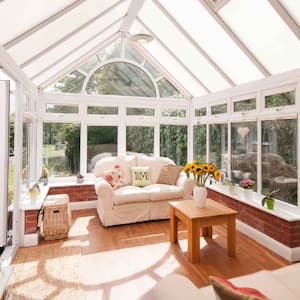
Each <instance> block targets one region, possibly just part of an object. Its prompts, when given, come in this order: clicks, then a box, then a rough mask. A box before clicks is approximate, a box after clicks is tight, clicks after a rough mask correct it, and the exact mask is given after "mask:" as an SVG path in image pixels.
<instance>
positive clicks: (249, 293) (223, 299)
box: [209, 276, 270, 300]
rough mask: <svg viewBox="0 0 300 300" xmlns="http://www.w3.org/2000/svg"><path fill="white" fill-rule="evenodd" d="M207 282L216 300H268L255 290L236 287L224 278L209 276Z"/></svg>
mask: <svg viewBox="0 0 300 300" xmlns="http://www.w3.org/2000/svg"><path fill="white" fill-rule="evenodd" d="M209 281H210V283H211V285H212V286H213V289H214V291H215V293H216V297H217V299H218V300H219V299H220V300H270V299H269V298H268V297H267V296H266V295H264V294H263V293H261V292H260V291H258V290H256V289H253V288H247V287H237V286H235V285H234V284H233V283H231V282H230V281H228V280H226V279H224V278H220V277H216V276H209Z"/></svg>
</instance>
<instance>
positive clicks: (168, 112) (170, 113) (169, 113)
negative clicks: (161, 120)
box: [161, 108, 186, 118]
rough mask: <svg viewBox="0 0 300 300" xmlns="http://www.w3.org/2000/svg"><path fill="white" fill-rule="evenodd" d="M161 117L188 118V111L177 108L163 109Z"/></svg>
mask: <svg viewBox="0 0 300 300" xmlns="http://www.w3.org/2000/svg"><path fill="white" fill-rule="evenodd" d="M161 115H162V117H179V118H185V117H186V110H185V109H177V108H168V109H162V111H161Z"/></svg>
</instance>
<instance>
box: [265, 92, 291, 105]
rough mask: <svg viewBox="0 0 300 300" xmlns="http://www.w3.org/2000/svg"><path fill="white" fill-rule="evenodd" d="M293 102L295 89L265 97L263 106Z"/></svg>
mask: <svg viewBox="0 0 300 300" xmlns="http://www.w3.org/2000/svg"><path fill="white" fill-rule="evenodd" d="M293 104H295V91H291V92H286V93H280V94H275V95H270V96H266V97H265V107H266V108H269V107H276V106H285V105H293Z"/></svg>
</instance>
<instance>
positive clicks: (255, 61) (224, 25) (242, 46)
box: [198, 0, 271, 77]
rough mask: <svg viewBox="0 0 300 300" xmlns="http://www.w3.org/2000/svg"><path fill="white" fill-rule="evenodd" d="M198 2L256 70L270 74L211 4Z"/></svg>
mask: <svg viewBox="0 0 300 300" xmlns="http://www.w3.org/2000/svg"><path fill="white" fill-rule="evenodd" d="M198 1H199V3H201V4H202V5H203V7H204V8H206V10H207V11H208V12H209V14H210V15H211V16H212V17H213V18H214V19H215V20H216V21H217V23H218V24H219V25H220V26H221V27H222V28H223V29H224V31H225V32H226V33H227V34H228V36H229V37H230V38H231V39H232V40H233V42H234V43H235V44H236V45H237V46H238V47H239V48H240V49H241V50H242V51H243V52H244V53H245V55H246V56H247V57H248V58H249V59H250V61H251V62H252V63H253V64H254V65H255V66H256V67H257V69H258V70H260V72H261V73H262V74H263V75H264V76H266V77H267V76H271V73H270V72H269V71H268V70H267V69H266V67H265V66H264V65H263V64H262V63H261V62H260V61H259V60H258V59H257V58H256V57H255V55H254V54H253V53H252V52H251V51H250V50H249V49H248V47H246V45H245V44H244V43H243V42H242V41H241V40H240V39H239V38H238V36H237V35H236V34H235V33H234V32H233V31H232V30H231V28H230V27H229V26H228V25H227V23H226V22H225V21H224V20H223V19H222V18H221V17H220V16H219V14H218V13H216V12H215V11H214V9H212V8H211V6H210V5H209V4H208V3H207V2H206V0H198Z"/></svg>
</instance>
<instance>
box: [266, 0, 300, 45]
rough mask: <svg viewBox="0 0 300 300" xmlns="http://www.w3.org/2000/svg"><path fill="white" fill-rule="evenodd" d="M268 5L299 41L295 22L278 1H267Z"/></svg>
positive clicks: (299, 32)
mask: <svg viewBox="0 0 300 300" xmlns="http://www.w3.org/2000/svg"><path fill="white" fill-rule="evenodd" d="M268 1H269V3H270V5H271V6H272V7H273V8H274V10H275V11H276V12H277V14H278V15H279V16H280V17H281V19H282V20H283V21H284V22H285V24H286V25H287V26H288V27H289V28H290V30H291V31H292V32H293V33H294V35H295V36H296V37H297V38H298V40H300V28H299V26H298V24H297V23H296V22H295V20H294V19H293V18H292V17H291V16H290V15H289V13H288V12H287V10H286V9H285V8H284V7H283V6H282V4H281V3H280V2H279V1H278V0H268Z"/></svg>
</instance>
